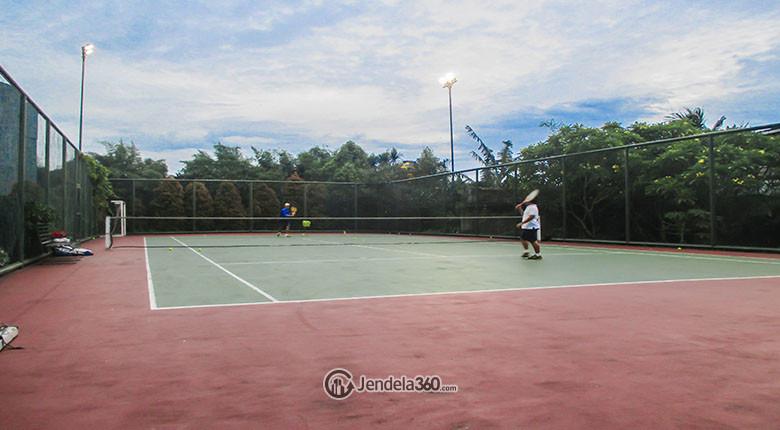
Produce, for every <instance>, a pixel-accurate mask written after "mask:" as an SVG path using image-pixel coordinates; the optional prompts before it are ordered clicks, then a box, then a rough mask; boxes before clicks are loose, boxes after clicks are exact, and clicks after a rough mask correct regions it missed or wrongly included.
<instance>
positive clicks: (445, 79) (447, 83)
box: [439, 72, 458, 172]
mask: <svg viewBox="0 0 780 430" xmlns="http://www.w3.org/2000/svg"><path fill="white" fill-rule="evenodd" d="M455 82H458V78H456V77H455V74H454V73H452V72H450V73H447V74H446V75H444V76H442V77H441V78H439V83H440V84H441V85H442V88H446V89H447V93H448V94H449V97H450V163H451V165H452V171H453V172H454V171H455V139H454V138H453V136H452V86H453V85H455Z"/></svg>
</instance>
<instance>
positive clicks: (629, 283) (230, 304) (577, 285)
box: [155, 275, 780, 310]
mask: <svg viewBox="0 0 780 430" xmlns="http://www.w3.org/2000/svg"><path fill="white" fill-rule="evenodd" d="M773 278H780V275H769V276H741V277H733V278H698V279H665V280H660V281H625V282H607V283H601V284H570V285H552V286H545V287H525V288H524V287H515V288H495V289H487V290H468V291H439V292H433V293H409V294H388V295H384V296H355V297H335V298H329V299H301V300H282V301H276V302H249V303H222V304H213V305H189V306H170V307H163V308H157V309H155V310H168V309H196V308H223V307H230V306H248V305H271V304H273V305H284V304H288V303H310V302H343V301H349V300H372V299H392V298H403V297H426V296H448V295H458V294H483V293H503V292H516V291H527V290H528V291H531V290H555V289H561V288H587V287H611V286H620V285H643V284H669V283H684V282H704V281H740V280H751V279H773Z"/></svg>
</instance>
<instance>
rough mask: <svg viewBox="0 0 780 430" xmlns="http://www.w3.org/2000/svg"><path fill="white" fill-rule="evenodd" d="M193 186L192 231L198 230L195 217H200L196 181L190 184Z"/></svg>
mask: <svg viewBox="0 0 780 430" xmlns="http://www.w3.org/2000/svg"><path fill="white" fill-rule="evenodd" d="M190 184H191V185H192V231H193V232H194V231H195V230H197V229H198V226H197V224H196V221H195V217H196V216H198V194H197V193H196V192H195V181H192V182H190Z"/></svg>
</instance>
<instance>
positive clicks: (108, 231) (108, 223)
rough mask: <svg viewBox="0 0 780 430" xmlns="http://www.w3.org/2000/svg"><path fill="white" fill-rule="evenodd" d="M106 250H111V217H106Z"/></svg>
mask: <svg viewBox="0 0 780 430" xmlns="http://www.w3.org/2000/svg"><path fill="white" fill-rule="evenodd" d="M105 240H106V249H109V248H111V216H110V215H106V236H105Z"/></svg>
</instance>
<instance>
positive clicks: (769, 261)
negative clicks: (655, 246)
mask: <svg viewBox="0 0 780 430" xmlns="http://www.w3.org/2000/svg"><path fill="white" fill-rule="evenodd" d="M550 246H555V247H558V248H567V249H577V248H580V247H577V246H566V245H550ZM583 248H585V249H588V250H589V251H591V252H594V253H601V254H627V255H650V256H654V257H674V258H688V259H692V260H712V261H734V262H738V263H754V264H773V265H780V261H777V260H773V259H770V258H762V257H748V258H734V257H729V256H725V255H724V256H714V255H713V256H706V255H695V254H676V253H671V252H668V251H628V250H611V249H603V248H595V247H583Z"/></svg>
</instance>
